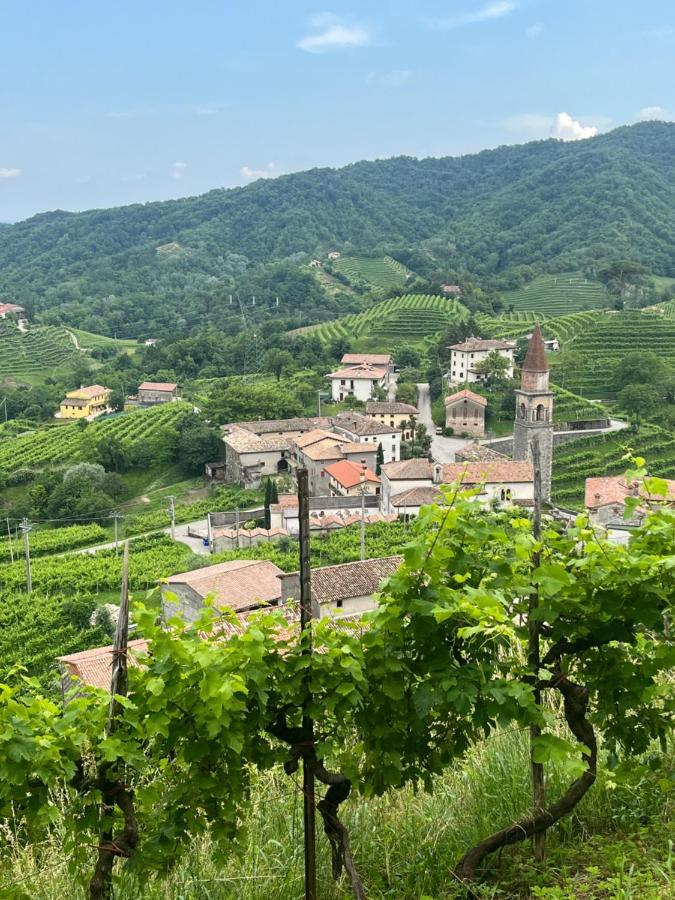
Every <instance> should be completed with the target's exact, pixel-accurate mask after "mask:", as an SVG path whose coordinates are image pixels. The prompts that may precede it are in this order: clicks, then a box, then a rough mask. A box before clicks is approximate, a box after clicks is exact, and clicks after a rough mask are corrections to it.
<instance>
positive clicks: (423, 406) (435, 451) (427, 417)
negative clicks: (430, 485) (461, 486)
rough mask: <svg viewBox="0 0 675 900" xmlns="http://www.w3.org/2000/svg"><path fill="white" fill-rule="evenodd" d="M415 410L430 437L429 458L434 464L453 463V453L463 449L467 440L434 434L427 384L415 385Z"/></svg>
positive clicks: (434, 427) (429, 393)
mask: <svg viewBox="0 0 675 900" xmlns="http://www.w3.org/2000/svg"><path fill="white" fill-rule="evenodd" d="M417 408H418V409H419V411H420V416H419V421H420V422H421V424H422V425H424V426H425V427H426V429H427V431H428V432H429V434H430V435H431V456H432V458H433V460H434V462H439V463H451V462H454V461H455V453H456V452H457V451H458V450H461V448H462V447H465V446H466V445H467V444H468V443H469V439H468V438H457V437H444V436H443V435H442V434H436V426H435V425H434V420H433V419H432V417H431V392H430V389H429V385H428V384H427V383H423V384H418V385H417Z"/></svg>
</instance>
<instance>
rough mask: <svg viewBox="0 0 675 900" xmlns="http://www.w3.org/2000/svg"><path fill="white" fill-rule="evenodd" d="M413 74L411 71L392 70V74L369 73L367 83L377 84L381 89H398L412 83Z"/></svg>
mask: <svg viewBox="0 0 675 900" xmlns="http://www.w3.org/2000/svg"><path fill="white" fill-rule="evenodd" d="M412 75H413V73H412V72H411V71H410V70H409V69H392V70H391V71H390V72H368V75H367V78H366V81H367V82H368V84H376V85H378V86H380V87H386V88H398V87H401V85H404V84H405V83H406V81H410V79H411V78H412Z"/></svg>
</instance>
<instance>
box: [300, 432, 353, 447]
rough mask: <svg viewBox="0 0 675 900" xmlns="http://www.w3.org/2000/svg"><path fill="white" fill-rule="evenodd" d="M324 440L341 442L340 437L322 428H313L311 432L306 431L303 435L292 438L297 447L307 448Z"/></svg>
mask: <svg viewBox="0 0 675 900" xmlns="http://www.w3.org/2000/svg"><path fill="white" fill-rule="evenodd" d="M325 438H331V439H333V440H335V441H341V440H342V435H340V434H335V432H334V431H326V430H325V429H323V428H313V429H312V430H311V431H306V432H305V433H304V434H300V435H298V437H296V438H293V443H294V444H296V445H297V446H298V447H300V448H303V447H309V446H310V445H311V444H316V443H317V442H318V441H322V440H324V439H325Z"/></svg>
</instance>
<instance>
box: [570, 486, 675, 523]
mask: <svg viewBox="0 0 675 900" xmlns="http://www.w3.org/2000/svg"><path fill="white" fill-rule="evenodd" d="M666 484H667V485H668V493H667V495H666V496H665V497H664V496H662V495H657V494H650V493H649V491H648V490H647V489H646V488H645V486H644V483H643V482H641V481H638V480H637V479H636V480H635V481H633V482H632V483H629V482H627V481H626V478H625V476H624V475H615V476H609V477H607V476H603V477H599V478H587V479H586V496H585V505H586V509H587V510H588V513H589V516H590V518H591V521H592V522H595V524H596V525H604V526H606V527H617V526H618V527H622V526H623V527H625V526H626V525H641V524H642V522H643V521H644V518H645V516H647V515H648V513H649V511H650V510H651V509H653V508H655V507H658V506H660V505H663V503H667V504H668V505H670V506H673V507H675V481H667V482H666ZM628 498H634V499H636V500H637V501H638V504H637V506H636V507H635V510H634V511H633V513H632V514H631V515H630V517H629V518H627V519H626V518H624V512H625V509H626V500H627V499H628Z"/></svg>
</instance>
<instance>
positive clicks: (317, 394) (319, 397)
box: [316, 391, 321, 418]
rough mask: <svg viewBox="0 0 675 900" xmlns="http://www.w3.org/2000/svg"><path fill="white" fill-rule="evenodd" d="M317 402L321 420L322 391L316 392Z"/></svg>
mask: <svg viewBox="0 0 675 900" xmlns="http://www.w3.org/2000/svg"><path fill="white" fill-rule="evenodd" d="M316 397H317V400H318V401H319V413H318V416H319V418H321V391H317V392H316Z"/></svg>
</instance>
